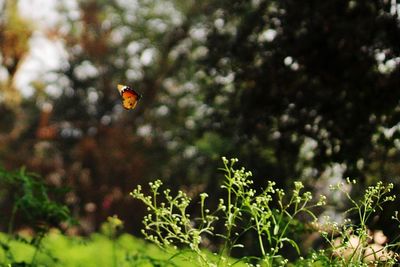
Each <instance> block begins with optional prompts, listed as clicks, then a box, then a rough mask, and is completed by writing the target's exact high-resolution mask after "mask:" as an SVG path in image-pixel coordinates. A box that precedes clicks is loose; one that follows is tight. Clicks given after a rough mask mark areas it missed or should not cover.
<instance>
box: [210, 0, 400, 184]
mask: <svg viewBox="0 0 400 267" xmlns="http://www.w3.org/2000/svg"><path fill="white" fill-rule="evenodd" d="M218 3H219V7H218V8H217V9H216V11H215V12H214V13H213V14H212V18H213V19H210V22H212V23H213V24H214V25H213V26H212V30H211V31H210V34H209V35H208V42H207V48H208V50H209V54H208V56H207V57H206V60H205V61H204V63H205V64H206V66H207V77H211V78H210V79H213V80H211V81H210V85H211V87H212V89H210V90H208V97H207V103H208V104H209V105H210V106H212V107H214V110H215V112H212V114H211V116H212V117H213V120H214V121H219V122H220V123H219V124H218V125H216V127H210V131H213V132H215V133H218V135H219V136H221V138H223V139H230V140H231V141H232V142H233V143H232V150H231V153H232V154H235V152H234V151H236V154H238V155H240V157H241V158H242V159H243V158H246V165H247V166H251V168H252V169H255V170H260V171H261V174H263V176H265V175H268V177H271V176H272V177H275V178H279V179H287V178H289V177H296V176H300V175H301V171H302V168H303V167H304V166H300V167H301V168H299V165H298V160H299V152H300V148H301V147H302V145H304V142H305V141H306V140H313V141H315V142H316V146H315V149H314V150H313V151H312V152H313V156H312V166H313V167H314V168H315V169H316V170H318V172H316V173H315V176H314V177H318V176H319V175H320V173H321V171H323V170H324V168H325V167H326V166H327V164H329V163H331V162H339V163H345V165H346V173H345V175H350V176H351V177H357V178H360V179H362V178H363V177H365V175H366V174H367V172H366V168H365V167H367V166H369V165H370V163H371V162H373V161H375V160H376V158H375V157H374V153H373V152H374V143H373V141H372V137H373V136H374V134H376V133H377V132H378V129H379V128H382V127H389V128H390V127H392V126H394V125H396V124H397V123H398V121H399V115H400V113H399V99H400V91H399V90H397V88H398V87H399V82H400V78H399V77H400V76H399V71H400V69H399V52H400V50H399V46H398V44H399V41H400V27H399V19H398V14H397V6H396V5H395V6H394V7H393V3H392V2H390V1H373V2H365V1H342V0H337V1H329V2H326V1H325V2H321V1H311V2H307V3H304V2H298V1H264V0H260V1H238V2H235V4H232V3H231V2H230V1H219V2H218ZM227 81H229V82H227ZM220 102H222V104H218V103H220ZM238 151H240V152H238ZM363 166H364V167H363ZM269 167H272V168H269Z"/></svg>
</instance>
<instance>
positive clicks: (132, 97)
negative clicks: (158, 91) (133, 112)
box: [117, 84, 142, 109]
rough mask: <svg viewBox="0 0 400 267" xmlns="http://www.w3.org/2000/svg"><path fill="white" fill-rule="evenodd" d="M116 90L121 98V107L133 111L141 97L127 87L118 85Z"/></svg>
mask: <svg viewBox="0 0 400 267" xmlns="http://www.w3.org/2000/svg"><path fill="white" fill-rule="evenodd" d="M117 88H118V91H119V93H120V95H121V97H122V106H123V107H124V108H125V109H134V108H135V107H136V104H137V102H138V101H139V100H140V98H141V97H142V96H141V95H140V94H139V93H138V92H136V91H135V90H133V89H132V88H131V87H129V86H127V85H122V84H118V86H117Z"/></svg>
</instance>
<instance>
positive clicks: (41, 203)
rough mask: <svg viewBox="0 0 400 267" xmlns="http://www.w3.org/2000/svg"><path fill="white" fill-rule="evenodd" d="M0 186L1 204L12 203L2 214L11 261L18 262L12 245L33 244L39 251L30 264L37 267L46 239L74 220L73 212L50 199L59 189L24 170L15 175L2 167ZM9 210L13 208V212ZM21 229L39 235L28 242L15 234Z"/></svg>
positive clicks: (6, 249)
mask: <svg viewBox="0 0 400 267" xmlns="http://www.w3.org/2000/svg"><path fill="white" fill-rule="evenodd" d="M0 186H1V190H0V197H1V198H0V200H1V202H0V203H1V204H2V205H5V204H8V205H7V206H5V207H3V208H2V212H1V214H0V215H1V216H0V218H2V220H5V221H2V223H4V224H5V225H8V229H7V230H8V238H7V239H5V240H2V241H1V242H0V245H1V247H2V249H3V251H4V253H5V255H6V258H7V260H8V261H11V262H16V258H15V255H14V253H13V251H12V250H11V249H10V243H11V242H13V241H16V242H21V243H25V244H29V245H31V246H32V247H34V248H35V252H34V253H33V256H32V258H31V261H30V263H29V264H30V265H34V264H35V261H36V256H37V253H38V252H39V251H42V250H43V247H42V240H43V238H44V236H45V235H46V234H47V232H48V231H49V229H50V227H58V226H60V223H62V222H72V221H73V220H72V217H71V215H70V211H69V209H68V208H67V207H66V206H65V205H63V204H60V203H59V202H58V201H54V200H51V199H50V194H52V195H53V196H54V197H56V194H57V191H56V190H52V188H50V187H48V186H47V185H45V184H44V183H43V181H41V179H40V177H38V176H36V175H34V174H30V173H27V172H26V171H25V169H24V168H22V169H20V170H19V171H11V172H10V171H6V170H5V169H3V168H0ZM58 193H60V192H58ZM5 200H8V201H10V203H7V202H5ZM4 202H5V203H4ZM7 207H11V209H10V211H9V212H7ZM17 226H19V227H20V226H26V227H29V228H31V229H32V231H34V232H35V236H34V237H33V238H31V239H27V238H25V237H23V236H21V235H18V234H15V231H16V228H17ZM4 260H6V259H4Z"/></svg>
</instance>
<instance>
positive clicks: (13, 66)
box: [0, 1, 32, 145]
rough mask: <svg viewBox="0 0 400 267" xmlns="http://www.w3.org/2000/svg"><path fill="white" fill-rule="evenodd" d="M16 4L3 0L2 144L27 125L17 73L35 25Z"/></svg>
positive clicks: (0, 52)
mask: <svg viewBox="0 0 400 267" xmlns="http://www.w3.org/2000/svg"><path fill="white" fill-rule="evenodd" d="M17 4H18V1H4V3H3V4H2V5H1V6H0V11H1V12H0V73H1V78H0V113H1V116H0V145H4V144H6V143H8V142H11V141H15V140H17V139H18V138H19V137H20V135H21V134H22V132H23V131H24V129H25V127H26V126H27V125H26V123H25V121H26V116H25V114H24V113H23V112H22V111H21V110H20V105H21V95H20V92H19V91H18V90H17V89H16V88H15V77H16V74H17V72H18V70H19V69H20V67H21V65H22V63H23V61H24V58H25V57H26V55H27V54H28V52H29V39H30V37H31V35H32V29H31V27H30V26H29V22H28V21H27V20H25V19H24V18H22V17H21V16H20V15H19V12H18V9H17Z"/></svg>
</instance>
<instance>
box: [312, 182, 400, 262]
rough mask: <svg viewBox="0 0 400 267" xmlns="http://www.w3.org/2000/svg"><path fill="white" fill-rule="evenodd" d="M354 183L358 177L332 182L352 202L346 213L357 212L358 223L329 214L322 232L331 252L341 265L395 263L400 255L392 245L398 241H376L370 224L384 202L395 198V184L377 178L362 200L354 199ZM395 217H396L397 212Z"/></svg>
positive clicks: (336, 189)
mask: <svg viewBox="0 0 400 267" xmlns="http://www.w3.org/2000/svg"><path fill="white" fill-rule="evenodd" d="M355 185H356V181H355V180H350V179H346V183H343V182H342V183H338V184H337V185H334V186H331V190H334V191H340V192H341V193H342V194H343V195H344V196H345V198H346V199H347V200H348V201H349V202H350V204H351V207H350V208H349V209H347V210H346V211H345V214H346V215H347V217H349V216H350V215H355V216H354V217H355V218H356V219H355V220H356V221H357V223H354V222H353V221H352V220H350V219H345V220H344V221H343V223H340V224H339V223H337V222H333V221H331V220H330V218H329V217H326V218H325V222H324V223H323V224H322V225H321V227H320V228H321V229H323V230H320V233H321V235H322V236H323V238H324V239H325V240H326V242H327V243H328V244H329V246H330V250H331V251H332V253H331V255H334V256H335V261H336V262H337V264H338V265H339V266H344V265H345V266H364V265H365V266H369V265H371V264H379V262H381V263H383V262H384V263H385V264H386V266H392V265H394V264H395V262H396V258H397V256H395V254H394V252H392V251H390V248H391V247H394V246H398V244H385V245H381V244H374V243H373V242H372V238H371V234H370V230H369V229H368V227H367V225H368V222H369V221H370V219H371V218H372V217H373V215H375V214H376V213H377V212H378V211H380V210H383V204H384V203H386V202H389V201H394V200H395V195H393V194H391V190H392V189H393V184H391V183H390V184H388V185H384V184H383V183H382V182H378V183H377V184H376V185H373V186H369V187H368V188H367V189H366V190H365V191H364V194H363V196H362V197H361V199H359V200H356V199H354V197H352V196H351V195H350V192H349V191H350V190H349V188H350V186H355ZM393 219H395V220H396V219H397V216H394V217H393ZM397 220H398V219H397Z"/></svg>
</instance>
